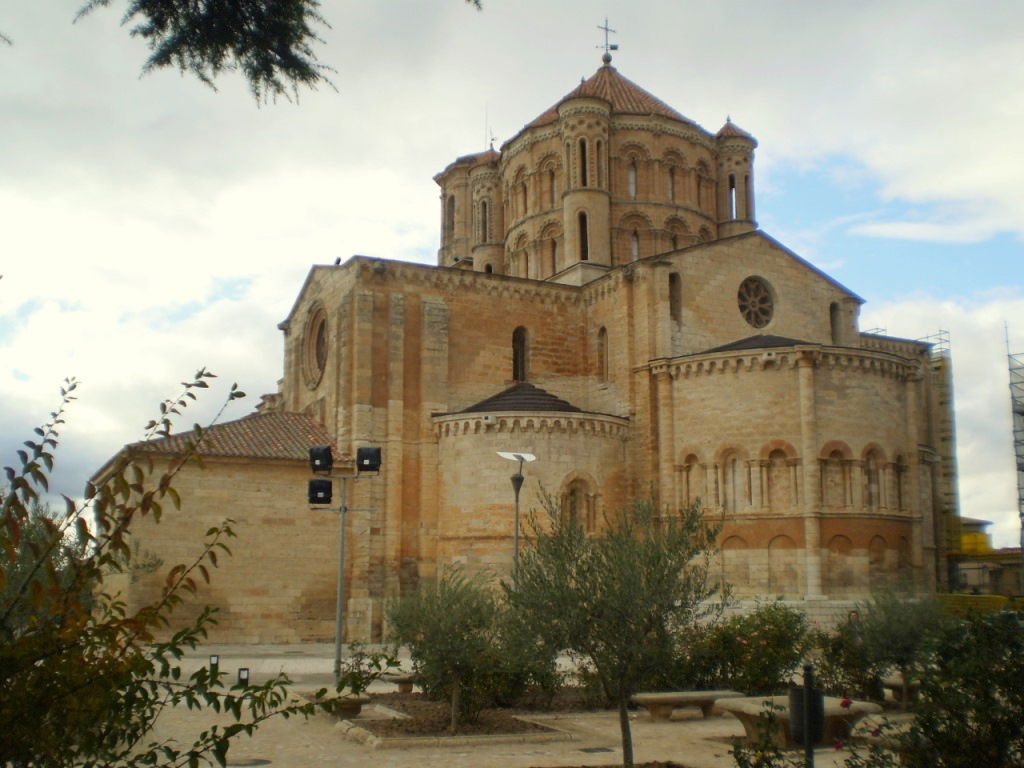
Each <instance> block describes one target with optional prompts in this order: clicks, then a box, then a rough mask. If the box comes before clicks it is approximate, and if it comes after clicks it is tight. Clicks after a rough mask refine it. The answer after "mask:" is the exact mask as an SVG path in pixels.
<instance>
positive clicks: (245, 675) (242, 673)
mask: <svg viewBox="0 0 1024 768" xmlns="http://www.w3.org/2000/svg"><path fill="white" fill-rule="evenodd" d="M238 684H239V685H248V684H249V668H248V667H239V668H238Z"/></svg>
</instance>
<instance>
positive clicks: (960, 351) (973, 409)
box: [861, 290, 1024, 546]
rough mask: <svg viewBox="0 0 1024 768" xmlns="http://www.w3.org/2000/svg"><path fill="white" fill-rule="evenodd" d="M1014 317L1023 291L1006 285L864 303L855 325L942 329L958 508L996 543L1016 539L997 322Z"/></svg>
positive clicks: (917, 332)
mask: <svg viewBox="0 0 1024 768" xmlns="http://www.w3.org/2000/svg"><path fill="white" fill-rule="evenodd" d="M1021 317H1024V293H1021V292H1019V291H1012V290H1007V291H993V292H990V293H988V294H985V295H977V296H965V297H956V298H949V299H945V300H939V299H935V298H933V297H930V296H925V295H917V296H910V297H907V298H905V299H902V300H899V301H894V302H887V303H883V304H879V305H868V307H866V308H865V311H864V314H863V316H862V318H861V327H862V328H870V327H881V328H885V329H886V330H887V331H888V332H889V333H890V334H893V335H896V336H903V337H906V338H921V337H923V336H925V335H928V334H932V333H934V332H935V328H936V327H937V326H941V327H942V328H944V329H947V330H949V332H950V348H951V352H952V357H953V389H954V401H955V405H956V431H957V465H958V467H957V468H958V471H959V476H960V509H961V513H962V514H963V515H964V516H966V517H975V518H981V519H983V520H990V521H992V523H993V525H992V527H991V529H990V532H991V533H992V536H993V540H994V541H995V542H996V543H997V544H998V545H1000V546H1017V545H1018V544H1019V542H1020V538H1019V536H1020V522H1019V519H1018V512H1017V486H1016V472H1015V462H1014V456H1013V439H1012V434H1011V422H1010V391H1009V373H1008V368H1007V358H1006V341H1005V335H1004V325H1003V324H1004V322H1006V321H1008V320H1012V319H1014V318H1021ZM1021 331H1024V329H1021V330H1020V331H1018V333H1021ZM1011 342H1012V343H1016V342H1020V343H1019V345H1018V346H1017V347H1012V348H1011V349H1012V351H1016V350H1017V349H1024V336H1017V337H1014V338H1013V339H1012V340H1011Z"/></svg>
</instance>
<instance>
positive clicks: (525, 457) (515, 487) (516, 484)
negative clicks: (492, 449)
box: [498, 451, 537, 580]
mask: <svg viewBox="0 0 1024 768" xmlns="http://www.w3.org/2000/svg"><path fill="white" fill-rule="evenodd" d="M498 455H499V456H501V458H503V459H508V460H509V461H518V462H519V467H518V468H517V469H516V473H515V474H514V475H512V478H511V479H512V492H513V493H514V494H515V498H516V516H515V533H514V536H513V546H512V579H513V580H515V579H516V578H517V577H518V576H519V491H521V490H522V488H523V481H524V480H525V479H526V478H524V477H523V463H524V462H525V463H528V462H531V461H535V460H536V459H537V457H536V456H534V455H533V454H532V453H522V452H520V453H512V452H508V451H498Z"/></svg>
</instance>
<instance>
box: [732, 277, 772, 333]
mask: <svg viewBox="0 0 1024 768" xmlns="http://www.w3.org/2000/svg"><path fill="white" fill-rule="evenodd" d="M736 299H737V301H738V303H739V307H740V314H742V315H743V319H744V320H746V321H747V322H748V323H750V324H751V325H752V326H754V327H755V328H764V327H765V326H766V325H768V323H770V322H771V320H772V314H773V313H774V312H775V302H774V300H773V299H772V289H771V286H769V285H768V283H767V281H765V280H764V279H762V278H760V277H748V278H747V279H746V280H744V281H743V282H742V283H740V289H739V291H738V292H737V294H736Z"/></svg>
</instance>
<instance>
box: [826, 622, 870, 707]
mask: <svg viewBox="0 0 1024 768" xmlns="http://www.w3.org/2000/svg"><path fill="white" fill-rule="evenodd" d="M811 642H812V644H813V645H814V647H815V648H817V649H818V653H817V657H818V658H817V661H816V663H815V670H816V674H817V680H818V685H819V686H820V687H821V688H822V690H824V691H825V692H826V693H827V694H829V695H831V696H843V697H846V696H848V697H850V698H853V699H870V700H872V701H881V700H882V699H883V698H884V693H885V692H884V689H883V688H882V681H881V678H880V676H879V675H880V672H879V669H878V666H877V664H875V663H874V662H873V661H872V659H871V657H870V655H869V654H868V649H867V647H866V646H865V643H864V637H863V633H861V632H860V627H859V626H857V625H856V623H855V622H847V623H845V624H842V625H840V626H839V627H837V628H836V629H835V630H834V631H832V632H827V631H817V632H813V633H812V634H811Z"/></svg>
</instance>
